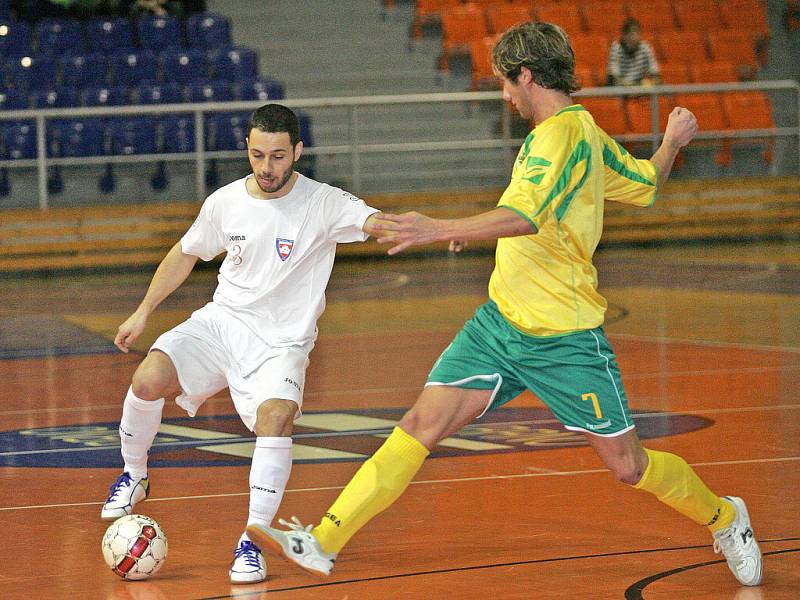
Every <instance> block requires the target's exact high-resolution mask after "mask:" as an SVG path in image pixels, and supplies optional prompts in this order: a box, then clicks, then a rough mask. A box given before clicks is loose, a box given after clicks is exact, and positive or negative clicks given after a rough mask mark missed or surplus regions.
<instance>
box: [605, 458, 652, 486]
mask: <svg viewBox="0 0 800 600" xmlns="http://www.w3.org/2000/svg"><path fill="white" fill-rule="evenodd" d="M609 468H610V469H611V472H612V473H613V474H614V477H616V478H617V479H618V480H619V481H621V482H622V483H627V484H628V485H636V484H637V483H639V480H641V478H642V475H644V471H645V468H646V465H645V464H642V462H641V461H640V460H637V457H636V456H632V455H624V456H621V457H618V459H617V460H616V461H614V464H612V465H609Z"/></svg>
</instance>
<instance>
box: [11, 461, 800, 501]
mask: <svg viewBox="0 0 800 600" xmlns="http://www.w3.org/2000/svg"><path fill="white" fill-rule="evenodd" d="M798 460H800V456H784V457H778V458H752V459H747V460H721V461H712V462H698V463H690V465H691V466H693V467H714V466H725V465H748V464H764V463H777V462H793V461H798ZM597 473H608V469H582V470H579V471H546V472H543V473H541V472H537V473H514V474H511V475H484V476H481V477H458V478H453V479H422V480H419V481H412V482H411V485H437V484H440V483H465V482H472V481H500V480H503V479H528V478H532V477H563V476H574V475H595V474H597ZM342 489H344V486H343V485H331V486H325V487H312V488H298V489H295V490H286V493H287V494H302V493H307V492H325V491H336V490H342ZM249 495H250V492H235V493H230V494H203V495H197V496H173V497H170V498H149V499H148V500H147V501H148V502H173V501H176V500H207V499H213V498H234V497H241V496H249ZM102 504H103V502H72V503H63V504H32V505H29V506H3V507H0V511H13V510H32V509H36V508H70V507H73V506H101V505H102Z"/></svg>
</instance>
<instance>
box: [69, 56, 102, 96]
mask: <svg viewBox="0 0 800 600" xmlns="http://www.w3.org/2000/svg"><path fill="white" fill-rule="evenodd" d="M58 63H59V65H60V67H61V82H62V84H63V85H69V86H75V87H77V88H84V87H97V86H101V85H105V84H106V82H107V81H108V59H107V58H106V56H105V55H104V54H100V53H92V54H74V55H72V56H64V57H62V58H61V59H59V61H58Z"/></svg>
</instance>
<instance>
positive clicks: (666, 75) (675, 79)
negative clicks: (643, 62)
mask: <svg viewBox="0 0 800 600" xmlns="http://www.w3.org/2000/svg"><path fill="white" fill-rule="evenodd" d="M659 68H660V69H661V82H662V83H665V84H679V83H690V82H691V81H692V79H691V77H689V69H688V68H687V65H686V63H680V62H677V63H664V64H662V65H659Z"/></svg>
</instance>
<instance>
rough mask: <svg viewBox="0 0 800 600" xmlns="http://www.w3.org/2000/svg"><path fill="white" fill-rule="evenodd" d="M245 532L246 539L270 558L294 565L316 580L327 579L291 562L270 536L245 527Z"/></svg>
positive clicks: (317, 572) (258, 530)
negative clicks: (268, 554) (270, 556)
mask: <svg viewBox="0 0 800 600" xmlns="http://www.w3.org/2000/svg"><path fill="white" fill-rule="evenodd" d="M245 531H246V532H247V537H249V538H250V541H251V542H253V543H254V544H255V545H256V546H258V547H259V548H261V549H262V550H266V551H267V552H269V553H270V554H271V555H272V556H276V557H277V558H280V559H281V560H283V561H285V562H288V563H290V564H292V565H294V566H295V567H297V568H298V569H302V570H303V571H305V572H306V573H308V574H310V575H313V576H314V577H316V578H317V579H327V578H328V573H324V572H323V571H318V570H317V569H310V568H308V567H304V566H303V565H301V564H300V563H298V562H297V561H294V560H292V559H291V558H290V557H289V556H288V555H287V554H286V552H285V551H284V550H283V546H281V545H280V544H279V543H278V542H277V541H275V540H274V539H272V538H271V537H270V536H268V535H267V534H265V533H264V532H263V531H261V530H260V529H258V528H257V527H247V528H246V529H245Z"/></svg>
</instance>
